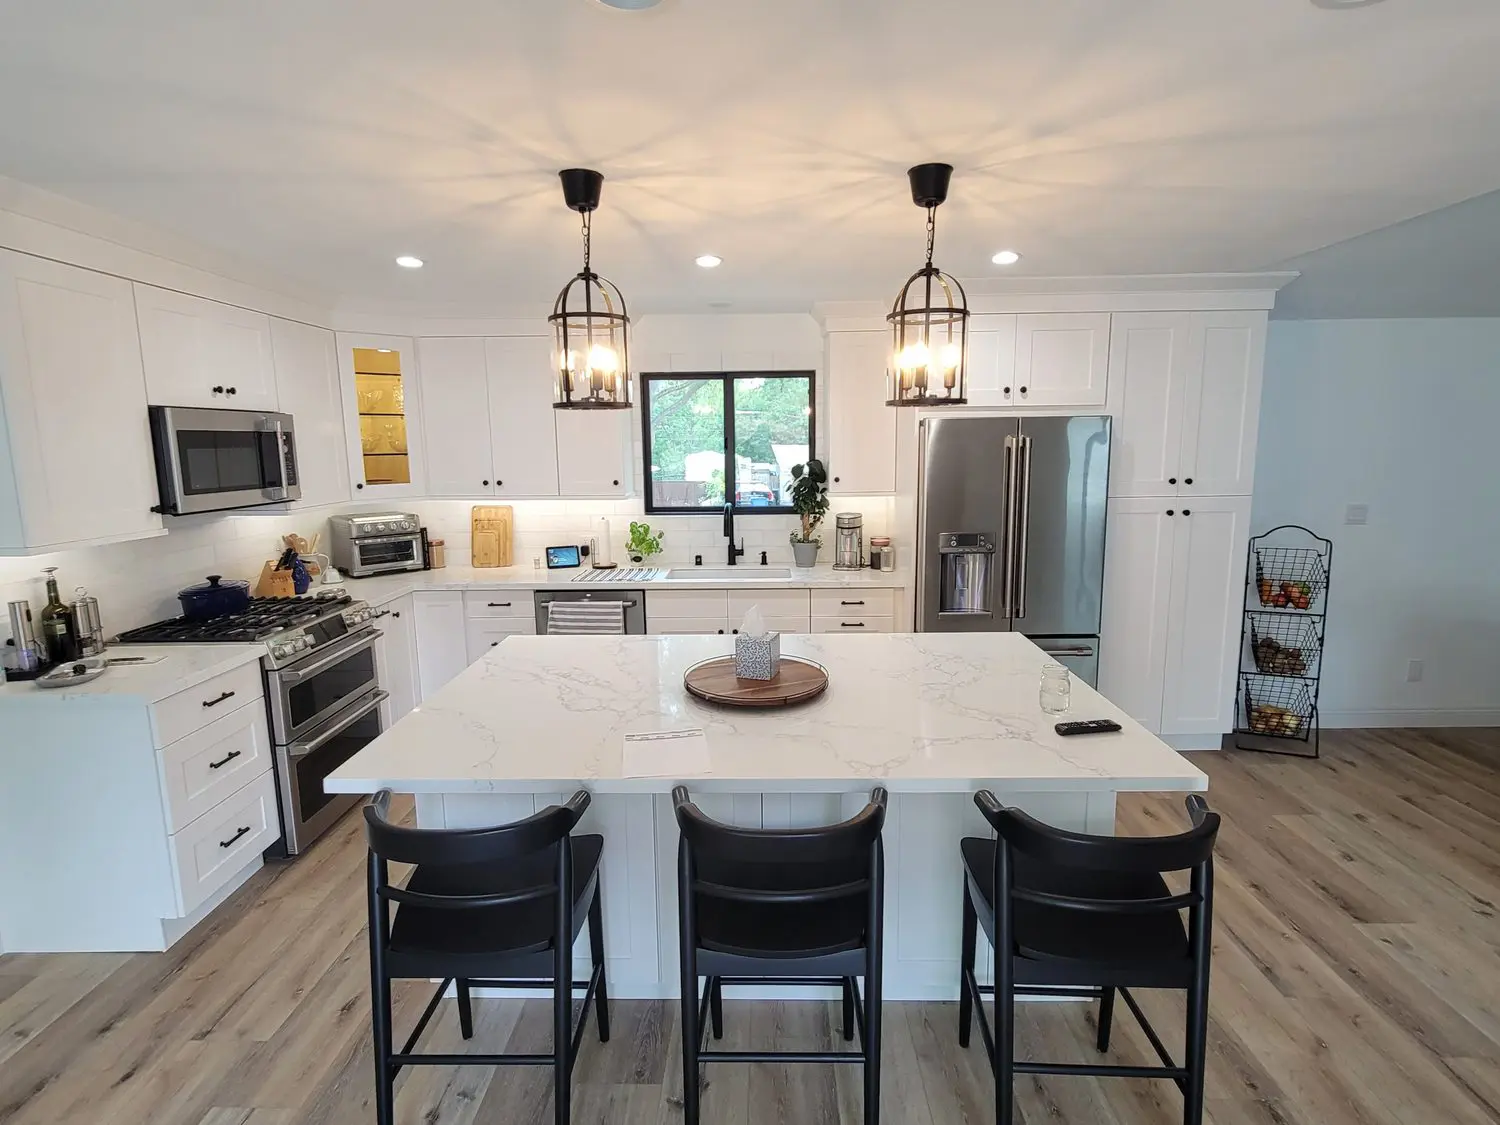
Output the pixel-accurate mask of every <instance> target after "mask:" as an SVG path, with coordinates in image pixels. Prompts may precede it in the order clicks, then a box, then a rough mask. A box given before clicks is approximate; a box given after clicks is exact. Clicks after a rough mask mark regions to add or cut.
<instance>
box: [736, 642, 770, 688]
mask: <svg viewBox="0 0 1500 1125" xmlns="http://www.w3.org/2000/svg"><path fill="white" fill-rule="evenodd" d="M780 665H781V634H780V633H767V634H766V635H765V636H764V637H747V636H746V635H745V634H744V633H740V634H739V635H738V636H736V637H735V638H734V674H735V675H736V676H738V677H739V678H740V679H742V680H774V679H775V678H776V671H777V669H778V668H779V667H780Z"/></svg>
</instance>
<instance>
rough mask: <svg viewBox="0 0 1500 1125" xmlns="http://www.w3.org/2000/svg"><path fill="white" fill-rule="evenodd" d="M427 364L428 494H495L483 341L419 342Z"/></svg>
mask: <svg viewBox="0 0 1500 1125" xmlns="http://www.w3.org/2000/svg"><path fill="white" fill-rule="evenodd" d="M417 353H418V356H419V358H420V359H421V363H422V426H423V429H424V435H425V438H426V440H425V441H424V443H423V444H424V445H425V446H426V447H427V495H429V496H491V495H493V494H494V478H493V476H492V475H491V472H490V411H489V387H488V383H487V380H486V377H485V367H484V341H483V340H481V339H477V338H473V337H469V338H454V337H438V338H433V339H422V340H418V341H417Z"/></svg>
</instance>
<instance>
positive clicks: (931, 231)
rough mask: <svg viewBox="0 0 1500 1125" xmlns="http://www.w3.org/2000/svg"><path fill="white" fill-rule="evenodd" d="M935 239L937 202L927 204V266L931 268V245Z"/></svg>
mask: <svg viewBox="0 0 1500 1125" xmlns="http://www.w3.org/2000/svg"><path fill="white" fill-rule="evenodd" d="M936 240H937V204H935V203H929V204H928V205H927V268H928V269H931V268H932V246H933V243H934V242H935V241H936Z"/></svg>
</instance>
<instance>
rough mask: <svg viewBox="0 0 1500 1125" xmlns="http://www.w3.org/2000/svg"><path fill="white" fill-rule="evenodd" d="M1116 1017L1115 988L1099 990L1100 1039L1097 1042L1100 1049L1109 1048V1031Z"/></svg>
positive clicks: (1105, 1049)
mask: <svg viewBox="0 0 1500 1125" xmlns="http://www.w3.org/2000/svg"><path fill="white" fill-rule="evenodd" d="M1114 1018H1115V990H1114V989H1113V988H1102V989H1100V990H1099V1040H1098V1042H1097V1043H1096V1044H1095V1046H1097V1047H1098V1048H1099V1050H1100V1051H1107V1050H1109V1031H1110V1028H1111V1027H1113V1026H1114Z"/></svg>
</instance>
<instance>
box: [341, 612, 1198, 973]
mask: <svg viewBox="0 0 1500 1125" xmlns="http://www.w3.org/2000/svg"><path fill="white" fill-rule="evenodd" d="M732 651H733V639H732V638H730V637H719V636H628V637H525V636H519V637H511V638H509V639H507V640H506V641H505V643H503V644H501V645H499V646H497V647H496V648H495V649H494V650H493V651H492V652H490V653H489V654H488V655H487V656H486V657H484V658H483V659H482V660H481V661H479V662H478V663H477V664H475V665H473V666H472V667H470V668H469V669H468V670H467V671H465V672H464V673H462V674H461V675H460V676H458V678H457V679H455V680H453V681H452V682H451V683H449V684H448V685H447V686H446V687H445V688H443V690H442V691H441V692H439V693H438V694H437V695H436V696H435V697H434V698H432V699H430V700H428V701H426V702H425V703H423V704H422V706H420V707H419V708H418V709H417V710H415V711H413V712H412V713H411V714H409V715H407V716H406V717H405V718H403V719H402V720H401V721H400V722H398V723H397V724H396V725H395V726H394V727H392V728H391V729H390V730H389V731H387V732H386V733H385V734H383V735H382V736H381V737H380V738H379V739H377V740H376V741H375V742H373V743H371V744H370V745H369V746H367V747H366V748H365V749H363V750H361V751H360V752H359V753H358V754H356V755H355V756H354V757H352V758H351V759H350V760H349V761H348V762H346V763H344V764H343V765H342V766H340V767H339V768H338V769H337V770H335V771H334V772H333V774H332V775H331V776H330V777H329V778H328V781H327V783H326V787H327V789H328V790H329V791H330V792H344V793H372V792H375V791H376V790H379V789H383V788H389V789H392V790H394V791H395V792H398V793H413V794H415V795H416V798H417V820H418V823H419V824H420V825H422V826H424V827H469V826H478V825H486V824H497V823H504V822H507V821H511V820H515V819H518V818H520V817H524V816H529V815H531V814H532V813H533V812H535V811H537V810H539V809H542V808H544V807H546V806H547V805H549V804H552V803H554V802H558V801H562V800H566V798H567V796H568V795H570V794H571V793H572V792H573V791H574V790H576V789H578V788H580V787H581V788H586V789H588V790H590V791H591V793H592V794H593V796H594V800H593V803H592V806H591V807H590V809H589V811H588V813H587V814H586V816H585V818H584V822H583V824H582V825H581V829H582V830H585V831H596V832H601V833H603V835H604V836H605V839H606V847H605V852H604V867H603V874H602V886H603V895H604V903H605V905H604V913H605V953H606V956H607V958H608V964H609V972H610V990H611V992H612V993H613V994H614V995H616V996H620V997H637V998H656V997H667V996H673V995H675V994H676V987H677V963H676V962H677V942H676V926H677V920H676V914H677V903H676V850H677V828H676V824H675V821H674V819H673V816H672V810H671V798H670V793H671V789H672V787H673V785H674V784H676V783H678V782H681V783H683V784H685V785H687V786H688V788H689V789H690V790H691V791H692V793H693V795H694V799H695V800H696V801H697V802H698V804H699V805H700V807H702V808H703V809H704V811H705V812H707V813H708V814H709V815H711V816H716V817H719V818H721V819H724V820H726V821H729V822H732V823H735V824H739V825H747V826H764V827H768V828H769V827H791V826H798V825H809V824H818V823H829V822H831V821H834V820H837V819H839V818H841V817H843V816H847V815H850V814H852V813H853V812H855V811H856V810H858V809H859V808H860V807H862V806H863V804H864V802H865V800H866V799H867V797H868V795H869V792H870V790H871V789H872V788H873V787H875V786H877V785H883V786H885V788H886V789H888V790H889V791H890V794H891V796H890V805H889V812H888V816H887V819H886V829H885V852H886V872H887V883H886V952H885V972H886V981H885V985H886V997H887V999H890V1000H931V999H952V998H954V997H956V996H957V992H958V946H959V922H960V915H959V904H960V893H961V891H960V888H961V873H960V865H959V859H958V841H959V839H960V838H961V837H962V836H965V835H987V834H988V827H987V825H986V824H985V822H984V820H983V818H982V817H981V816H980V815H979V812H978V810H977V809H975V807H974V804H973V800H972V795H973V793H974V792H975V791H976V790H978V789H981V788H989V789H992V790H993V791H994V792H995V793H996V795H997V796H999V797H1000V799H1001V800H1002V801H1003V802H1005V803H1007V804H1013V805H1016V806H1019V807H1021V808H1024V809H1026V810H1028V811H1029V812H1031V813H1032V814H1033V815H1035V816H1037V817H1039V818H1041V819H1043V820H1045V821H1047V822H1049V823H1052V824H1055V825H1058V826H1061V827H1066V828H1073V829H1078V830H1085V831H1091V832H1109V831H1111V830H1112V829H1113V827H1114V808H1115V796H1116V794H1118V793H1121V792H1131V791H1159V790H1175V791H1190V790H1202V789H1206V788H1207V784H1208V782H1207V778H1206V777H1205V776H1204V774H1203V773H1202V772H1201V771H1200V770H1198V769H1197V768H1196V767H1194V766H1193V765H1192V764H1191V763H1190V762H1188V760H1187V759H1186V758H1184V757H1183V756H1182V755H1180V754H1178V753H1177V752H1176V751H1174V750H1172V749H1171V748H1170V747H1168V746H1167V745H1166V744H1165V743H1163V742H1162V741H1161V740H1160V739H1158V738H1156V737H1155V736H1154V735H1152V734H1149V733H1148V732H1146V731H1145V730H1144V729H1142V728H1141V726H1140V725H1139V724H1137V723H1136V722H1135V721H1134V720H1132V719H1131V718H1130V717H1129V716H1127V715H1125V714H1124V713H1123V712H1121V711H1120V710H1119V709H1118V708H1116V707H1115V706H1113V705H1112V704H1110V703H1109V702H1108V701H1107V700H1105V699H1104V698H1103V697H1102V696H1100V695H1099V694H1098V693H1097V692H1095V691H1093V690H1092V689H1091V688H1089V687H1088V686H1087V685H1085V684H1082V683H1078V682H1077V681H1075V682H1074V684H1073V694H1072V709H1071V711H1070V712H1069V715H1068V716H1067V717H1071V718H1111V719H1114V720H1115V721H1117V722H1118V723H1120V724H1121V727H1122V728H1123V729H1122V730H1120V731H1119V732H1117V733H1112V734H1105V735H1089V736H1083V737H1077V738H1071V739H1064V738H1061V737H1060V736H1058V735H1057V733H1056V732H1055V731H1054V730H1053V724H1054V722H1055V721H1056V717H1054V716H1052V715H1048V714H1046V713H1045V712H1043V711H1042V710H1041V707H1040V705H1039V703H1038V691H1037V688H1038V682H1039V678H1040V672H1041V667H1042V664H1043V663H1044V662H1045V661H1046V659H1047V658H1046V656H1045V655H1044V654H1043V653H1042V651H1041V650H1040V649H1038V648H1037V647H1036V646H1035V645H1033V644H1032V643H1031V642H1030V641H1028V640H1027V639H1026V638H1025V637H1023V636H1021V635H1019V634H1014V633H984V634H979V633H969V634H941V633H924V634H907V633H892V634H879V635H861V636H846V635H841V634H835V635H824V636H792V635H783V636H782V637H781V651H782V654H783V655H784V656H786V655H793V656H802V657H806V658H808V659H811V660H815V661H817V662H818V663H820V664H822V665H823V666H824V667H826V668H827V669H828V674H829V688H828V690H827V692H826V693H824V694H823V695H822V696H820V697H819V698H817V699H816V700H813V701H812V702H810V703H807V704H804V705H802V706H799V707H793V708H788V709H779V710H765V711H758V710H741V709H731V708H725V707H721V706H717V705H714V704H709V703H704V702H702V701H700V700H698V699H695V698H693V697H692V696H690V695H688V693H687V692H686V691H685V690H684V688H683V685H682V680H683V673H684V672H685V671H686V669H687V668H689V667H690V666H692V665H693V664H695V663H697V662H699V661H701V660H705V659H709V658H712V657H715V656H721V655H725V654H727V653H730V652H732ZM687 729H701V730H702V731H703V733H704V736H705V740H706V743H707V756H706V759H705V760H704V761H703V762H701V763H700V765H699V767H698V768H696V769H695V770H694V772H693V773H691V774H685V775H683V776H628V775H627V763H626V754H625V739H626V736H627V735H633V734H645V733H650V732H659V731H681V730H687ZM632 761H634V762H636V763H637V766H636V768H634V769H633V770H632V771H629V772H636V773H641V772H646V771H645V770H643V769H641V768H640V767H639V764H638V763H639V762H640V759H639V758H638V757H633V758H632Z"/></svg>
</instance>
